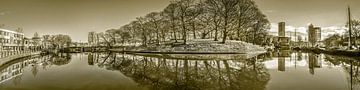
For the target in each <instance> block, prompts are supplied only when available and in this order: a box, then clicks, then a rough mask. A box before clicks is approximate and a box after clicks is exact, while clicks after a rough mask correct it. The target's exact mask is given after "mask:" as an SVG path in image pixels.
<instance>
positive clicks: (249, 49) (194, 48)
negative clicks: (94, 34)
mask: <svg viewBox="0 0 360 90" xmlns="http://www.w3.org/2000/svg"><path fill="white" fill-rule="evenodd" d="M111 51H114V52H127V53H158V54H253V53H264V52H266V50H265V49H264V48H263V47H260V46H258V45H253V44H250V43H246V42H242V41H234V40H228V41H226V42H225V43H224V44H222V43H221V42H220V41H213V40H211V39H195V40H189V41H188V42H187V44H180V45H174V44H162V45H150V46H147V47H136V48H132V49H111Z"/></svg>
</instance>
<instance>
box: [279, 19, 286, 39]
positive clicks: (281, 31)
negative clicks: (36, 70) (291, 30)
mask: <svg viewBox="0 0 360 90" xmlns="http://www.w3.org/2000/svg"><path fill="white" fill-rule="evenodd" d="M278 36H279V37H285V22H279V30H278Z"/></svg>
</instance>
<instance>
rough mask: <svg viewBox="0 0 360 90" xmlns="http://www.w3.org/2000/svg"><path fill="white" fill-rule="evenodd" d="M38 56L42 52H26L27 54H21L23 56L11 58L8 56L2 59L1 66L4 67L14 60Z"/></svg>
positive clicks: (0, 60) (18, 55) (0, 59)
mask: <svg viewBox="0 0 360 90" xmlns="http://www.w3.org/2000/svg"><path fill="white" fill-rule="evenodd" d="M38 54H40V51H37V52H26V53H21V54H17V55H11V56H7V57H4V58H0V66H2V65H3V64H6V63H8V62H10V61H12V60H16V59H18V58H23V57H27V56H31V55H38Z"/></svg>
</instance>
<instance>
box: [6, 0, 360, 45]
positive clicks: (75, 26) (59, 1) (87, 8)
mask: <svg viewBox="0 0 360 90" xmlns="http://www.w3.org/2000/svg"><path fill="white" fill-rule="evenodd" d="M255 1H256V2H257V3H256V4H257V5H258V6H259V7H260V9H261V10H262V11H263V12H264V13H265V14H266V15H267V16H268V18H269V20H270V22H271V23H272V24H273V25H272V29H271V31H276V30H277V27H276V26H277V25H276V24H277V23H278V22H280V21H285V22H286V24H287V25H288V26H287V28H288V29H289V30H293V29H294V28H298V29H299V30H300V31H301V30H302V31H301V32H305V30H306V28H305V27H306V26H307V24H309V23H313V24H314V25H316V26H321V27H323V28H324V30H325V31H326V32H333V33H338V32H341V31H340V29H342V28H341V27H342V26H344V23H345V22H346V17H347V16H346V6H347V4H350V5H351V7H352V11H353V17H354V18H357V19H360V5H357V4H360V0H255ZM168 3H169V0H0V24H5V27H4V28H5V29H11V30H14V29H16V28H18V27H21V28H23V29H24V33H25V34H26V36H28V37H30V36H32V35H33V33H35V32H38V33H39V34H40V35H44V34H69V35H70V36H71V37H72V38H73V40H74V41H80V40H81V41H83V42H84V41H87V32H89V31H97V32H102V31H105V30H107V29H111V28H119V27H120V26H122V25H124V24H127V23H129V22H130V21H132V20H134V19H135V18H136V17H138V16H143V15H145V14H147V13H149V12H152V11H161V10H162V9H163V8H165V7H166V5H167V4H168Z"/></svg>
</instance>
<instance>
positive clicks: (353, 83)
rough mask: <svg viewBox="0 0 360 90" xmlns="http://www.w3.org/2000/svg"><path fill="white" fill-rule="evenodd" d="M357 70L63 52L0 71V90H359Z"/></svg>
mask: <svg viewBox="0 0 360 90" xmlns="http://www.w3.org/2000/svg"><path fill="white" fill-rule="evenodd" d="M359 66H360V62H359V61H357V60H356V59H353V58H347V57H339V56H330V55H324V54H313V53H301V52H273V53H266V54H262V55H258V56H255V57H251V58H247V59H228V60H221V59H214V60H187V59H181V58H169V56H167V57H165V56H157V55H130V54H119V53H79V54H65V53H64V54H60V55H56V56H54V55H47V56H34V57H27V58H22V59H18V60H16V61H13V62H10V63H8V64H5V65H2V66H0V76H1V79H0V90H159V89H160V90H173V89H174V90H175V89H180V90H199V89H201V90H231V89H232V90H360V86H359V85H360V76H359V74H360V72H359Z"/></svg>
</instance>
